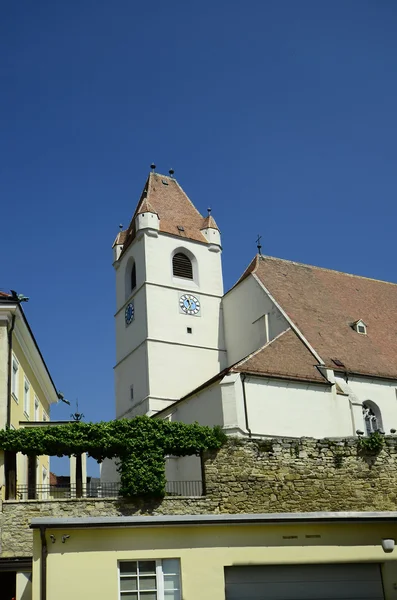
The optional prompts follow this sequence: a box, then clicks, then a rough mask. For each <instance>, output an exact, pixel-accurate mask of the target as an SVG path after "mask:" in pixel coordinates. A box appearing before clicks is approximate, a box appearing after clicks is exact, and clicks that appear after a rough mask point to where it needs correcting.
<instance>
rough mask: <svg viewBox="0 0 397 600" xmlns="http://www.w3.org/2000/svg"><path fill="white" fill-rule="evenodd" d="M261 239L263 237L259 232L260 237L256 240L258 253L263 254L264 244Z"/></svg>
mask: <svg viewBox="0 0 397 600" xmlns="http://www.w3.org/2000/svg"><path fill="white" fill-rule="evenodd" d="M261 239H262V236H261V235H259V233H258V237H257V240H256V247H257V248H258V254H260V255H262V244H261V243H260V242H261Z"/></svg>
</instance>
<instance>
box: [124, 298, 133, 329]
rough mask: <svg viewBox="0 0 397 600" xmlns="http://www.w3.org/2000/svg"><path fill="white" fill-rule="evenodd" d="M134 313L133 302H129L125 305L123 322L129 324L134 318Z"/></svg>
mask: <svg viewBox="0 0 397 600" xmlns="http://www.w3.org/2000/svg"><path fill="white" fill-rule="evenodd" d="M134 314H135V310H134V303H133V302H130V303H129V304H127V306H126V307H125V322H126V323H127V325H129V324H130V323H131V321H133V320H134Z"/></svg>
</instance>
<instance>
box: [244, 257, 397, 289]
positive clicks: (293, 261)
mask: <svg viewBox="0 0 397 600" xmlns="http://www.w3.org/2000/svg"><path fill="white" fill-rule="evenodd" d="M256 258H257V264H256V266H255V270H256V269H257V267H258V264H259V259H260V258H262V259H269V260H274V261H281V262H285V263H289V264H291V265H297V266H299V267H310V268H311V269H318V270H319V271H328V272H330V273H339V274H340V275H347V276H348V277H357V278H359V279H366V280H367V281H378V282H379V283H388V284H389V285H397V282H393V281H385V280H384V279H376V278H375V277H366V276H365V275H356V274H354V273H347V272H346V271H338V270H337V269H330V268H328V267H319V266H318V265H310V264H307V263H302V262H298V261H296V260H289V259H288V258H277V257H276V256H268V255H266V254H256ZM253 260H254V259H253ZM251 262H252V261H251ZM255 270H254V271H251V273H254V272H255Z"/></svg>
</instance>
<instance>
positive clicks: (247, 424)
mask: <svg viewBox="0 0 397 600" xmlns="http://www.w3.org/2000/svg"><path fill="white" fill-rule="evenodd" d="M246 377H247V376H246V374H245V373H241V383H242V386H243V404H244V415H245V428H246V430H247V431H248V437H252V433H251V429H250V428H249V422H248V407H247V395H246V393H245V379H246Z"/></svg>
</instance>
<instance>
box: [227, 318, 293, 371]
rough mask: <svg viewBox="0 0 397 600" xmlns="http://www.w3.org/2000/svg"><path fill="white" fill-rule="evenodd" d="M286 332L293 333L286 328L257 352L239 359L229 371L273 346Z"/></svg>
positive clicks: (289, 328)
mask: <svg viewBox="0 0 397 600" xmlns="http://www.w3.org/2000/svg"><path fill="white" fill-rule="evenodd" d="M287 331H293V330H292V327H288V328H287V329H285V330H284V331H282V332H281V333H279V334H278V335H276V337H274V338H273V339H272V340H269V341H268V342H266V343H265V344H263V346H261V347H260V348H258V349H257V350H254V351H253V352H250V354H247V356H245V357H244V358H241V359H240V360H239V361H238V362H236V363H234V365H232V366H231V367H229V369H230V370H232V369H235V368H236V367H238V366H240V365H242V364H243V363H245V362H246V361H247V360H250V359H251V358H252V357H253V356H255V355H256V354H258V353H259V352H261V351H262V350H264V349H265V348H267V347H268V346H270V345H271V344H273V342H275V341H276V340H278V339H280V338H281V337H282V336H283V335H284V334H285V333H287ZM294 333H295V332H294ZM302 343H303V342H302Z"/></svg>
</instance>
